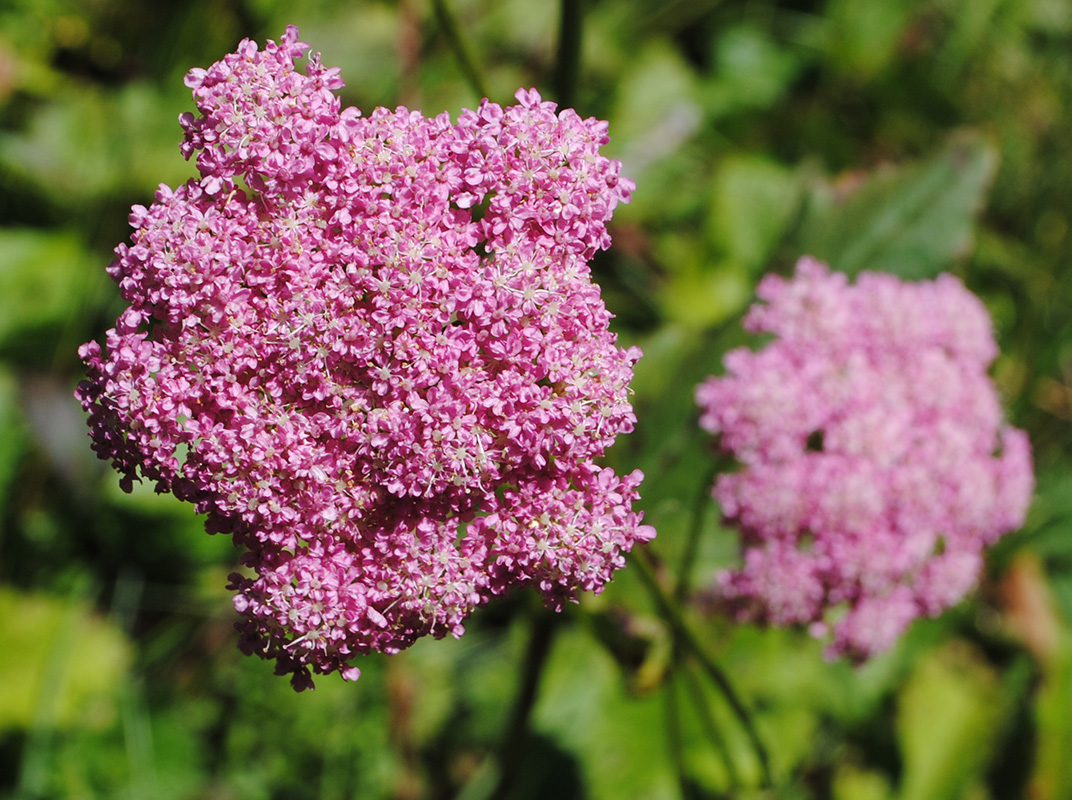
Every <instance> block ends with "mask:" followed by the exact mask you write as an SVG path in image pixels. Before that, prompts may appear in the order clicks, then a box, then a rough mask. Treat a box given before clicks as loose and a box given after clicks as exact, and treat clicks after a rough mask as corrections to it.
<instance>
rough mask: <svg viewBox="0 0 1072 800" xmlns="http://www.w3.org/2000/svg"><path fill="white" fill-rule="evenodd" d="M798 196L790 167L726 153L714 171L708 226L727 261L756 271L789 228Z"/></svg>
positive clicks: (749, 270)
mask: <svg viewBox="0 0 1072 800" xmlns="http://www.w3.org/2000/svg"><path fill="white" fill-rule="evenodd" d="M800 200H801V183H800V180H799V178H798V177H797V176H796V174H794V173H793V172H792V171H790V170H788V169H786V168H784V167H782V166H781V165H779V164H777V163H776V162H774V161H772V160H770V159H767V158H764V157H761V156H737V157H731V158H728V159H726V160H725V161H723V162H722V163H721V164H720V165H719V168H718V172H717V173H716V175H715V181H714V186H713V189H712V202H711V207H710V215H709V220H708V226H707V229H708V231H710V233H711V237H712V239H713V242H714V244H715V246H716V247H717V248H718V249H719V250H721V252H723V253H724V254H725V255H726V257H727V258H728V260H729V261H730V262H731V263H733V264H735V265H738V266H740V267H743V268H744V269H745V271H747V272H749V273H752V274H755V273H756V272H758V271H760V270H762V269H763V267H765V266H766V265H767V261H768V259H769V258H770V256H771V254H772V253H773V252H774V249H775V247H776V246H777V245H778V243H779V242H780V241H781V239H782V237H783V236H784V235H785V234H786V232H787V231H788V229H789V226H790V225H791V224H792V222H793V221H794V217H795V215H796V213H797V210H798V209H799V207H800Z"/></svg>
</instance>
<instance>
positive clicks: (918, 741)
mask: <svg viewBox="0 0 1072 800" xmlns="http://www.w3.org/2000/svg"><path fill="white" fill-rule="evenodd" d="M1004 712H1005V708H1004V707H1003V704H1002V696H1001V694H1000V684H999V683H998V680H997V675H996V674H995V672H994V670H993V669H992V668H991V667H989V666H988V665H987V664H985V663H984V662H983V661H982V659H981V658H980V657H979V656H978V655H977V654H976V653H975V652H974V651H973V650H970V649H968V648H967V646H965V645H962V644H960V643H954V644H952V645H949V646H947V647H945V648H943V649H941V650H938V651H935V652H934V653H932V654H929V655H926V656H924V658H923V659H922V660H921V661H920V663H919V667H918V668H917V669H916V671H915V672H914V673H913V675H912V677H911V678H910V679H909V681H908V684H907V685H906V686H905V687H904V689H903V690H902V691H901V694H900V702H899V706H898V714H897V733H898V740H899V742H900V746H901V755H902V758H903V759H904V774H903V775H902V778H901V786H900V792H899V794H898V796H899V798H900V800H947V798H954V797H964V796H965V793H966V792H967V790H968V787H969V786H970V785H971V784H972V783H973V782H974V781H977V780H978V773H979V768H980V767H981V766H983V765H984V764H986V762H987V759H988V757H989V754H990V752H991V751H992V750H993V746H994V742H995V739H996V736H997V733H998V729H999V723H1000V721H1001V718H1002V716H1003V714H1004Z"/></svg>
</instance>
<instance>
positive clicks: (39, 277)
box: [0, 228, 97, 346]
mask: <svg viewBox="0 0 1072 800" xmlns="http://www.w3.org/2000/svg"><path fill="white" fill-rule="evenodd" d="M96 266H97V265H96V264H95V259H93V257H92V256H91V255H90V254H89V253H88V252H87V251H86V250H85V249H84V247H83V246H82V243H81V241H80V240H79V238H78V237H77V236H75V235H74V234H70V233H66V232H53V233H43V232H40V231H37V230H30V229H21V228H6V229H5V228H0V346H4V345H8V344H10V343H11V341H12V340H13V339H15V338H16V337H24V338H31V337H35V336H37V335H39V334H40V332H41V330H42V329H43V328H49V327H55V326H61V325H63V324H65V323H66V322H67V321H68V320H69V319H70V318H71V316H72V315H73V314H74V313H75V311H76V310H77V309H78V307H79V305H80V304H81V303H82V300H83V297H84V295H85V292H86V284H87V281H88V279H89V276H91V275H92V274H93V270H94V268H95V267H96Z"/></svg>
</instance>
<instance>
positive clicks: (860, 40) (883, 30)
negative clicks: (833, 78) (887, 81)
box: [826, 0, 916, 80]
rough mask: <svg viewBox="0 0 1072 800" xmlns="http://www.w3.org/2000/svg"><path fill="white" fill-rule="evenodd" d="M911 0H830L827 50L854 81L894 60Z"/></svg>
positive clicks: (876, 71)
mask: <svg viewBox="0 0 1072 800" xmlns="http://www.w3.org/2000/svg"><path fill="white" fill-rule="evenodd" d="M915 5H916V3H915V2H914V0H884V2H880V3H860V2H856V0H830V2H829V3H828V4H827V9H826V25H827V26H828V32H827V35H828V36H829V37H830V42H829V45H828V46H829V49H830V52H831V53H832V54H833V56H834V58H835V59H836V62H837V64H838V66H839V67H840V68H841V69H842V70H843V71H844V72H845V73H846V74H847V75H849V76H850V78H851V79H853V80H866V79H868V78H871V77H873V76H875V75H876V74H877V73H879V72H880V71H881V70H883V69H884V68H885V67H886V66H887V65H888V64H889V63H890V61H891V60H892V59H893V57H894V55H895V53H896V49H897V45H898V42H899V40H900V37H901V34H902V31H903V30H904V28H905V25H906V24H907V23H908V20H909V15H910V13H911V12H912V11H913V10H914V7H915Z"/></svg>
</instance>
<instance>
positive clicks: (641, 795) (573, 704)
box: [534, 630, 678, 800]
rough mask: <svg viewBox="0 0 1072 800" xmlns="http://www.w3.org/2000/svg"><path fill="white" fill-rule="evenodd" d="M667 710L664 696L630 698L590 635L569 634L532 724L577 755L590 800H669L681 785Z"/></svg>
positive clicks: (557, 650) (559, 646)
mask: <svg viewBox="0 0 1072 800" xmlns="http://www.w3.org/2000/svg"><path fill="white" fill-rule="evenodd" d="M662 706H663V703H662V700H661V698H658V697H651V698H637V697H633V696H630V695H629V694H628V693H627V692H626V690H625V684H624V681H623V680H622V677H621V675H620V673H619V671H618V669H617V667H616V666H615V664H614V662H613V661H612V660H611V659H610V657H609V656H608V655H607V654H606V653H605V652H604V651H603V650H602V649H601V648H600V647H599V646H598V645H597V644H596V643H595V642H594V641H593V640H592V638H591V637H589V636H585V635H583V634H582V632H581V631H579V630H566V631H563V632H561V633H560V634H559V636H558V638H557V639H556V641H555V646H554V650H553V651H552V653H551V656H550V660H549V663H548V666H547V670H546V673H545V674H544V676H543V683H542V685H541V690H540V699H539V702H538V703H537V706H536V709H535V711H534V726H535V727H536V729H537V730H539V731H541V732H543V733H545V734H547V735H548V736H551V737H552V738H553V739H554V740H555V741H556V742H558V743H560V744H561V745H563V746H565V747H566V748H567V749H568V750H569V751H570V752H572V753H575V754H576V755H577V758H578V759H579V760H580V763H581V766H582V770H583V774H584V778H585V787H586V796H587V797H589V798H591V799H592V800H632V798H635V799H636V800H671V798H676V797H677V796H678V795H677V783H676V781H675V779H674V773H673V770H672V768H671V765H670V761H669V757H668V754H667V752H666V744H665V740H664V737H663V732H664V725H665V723H664V720H663V708H662Z"/></svg>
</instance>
